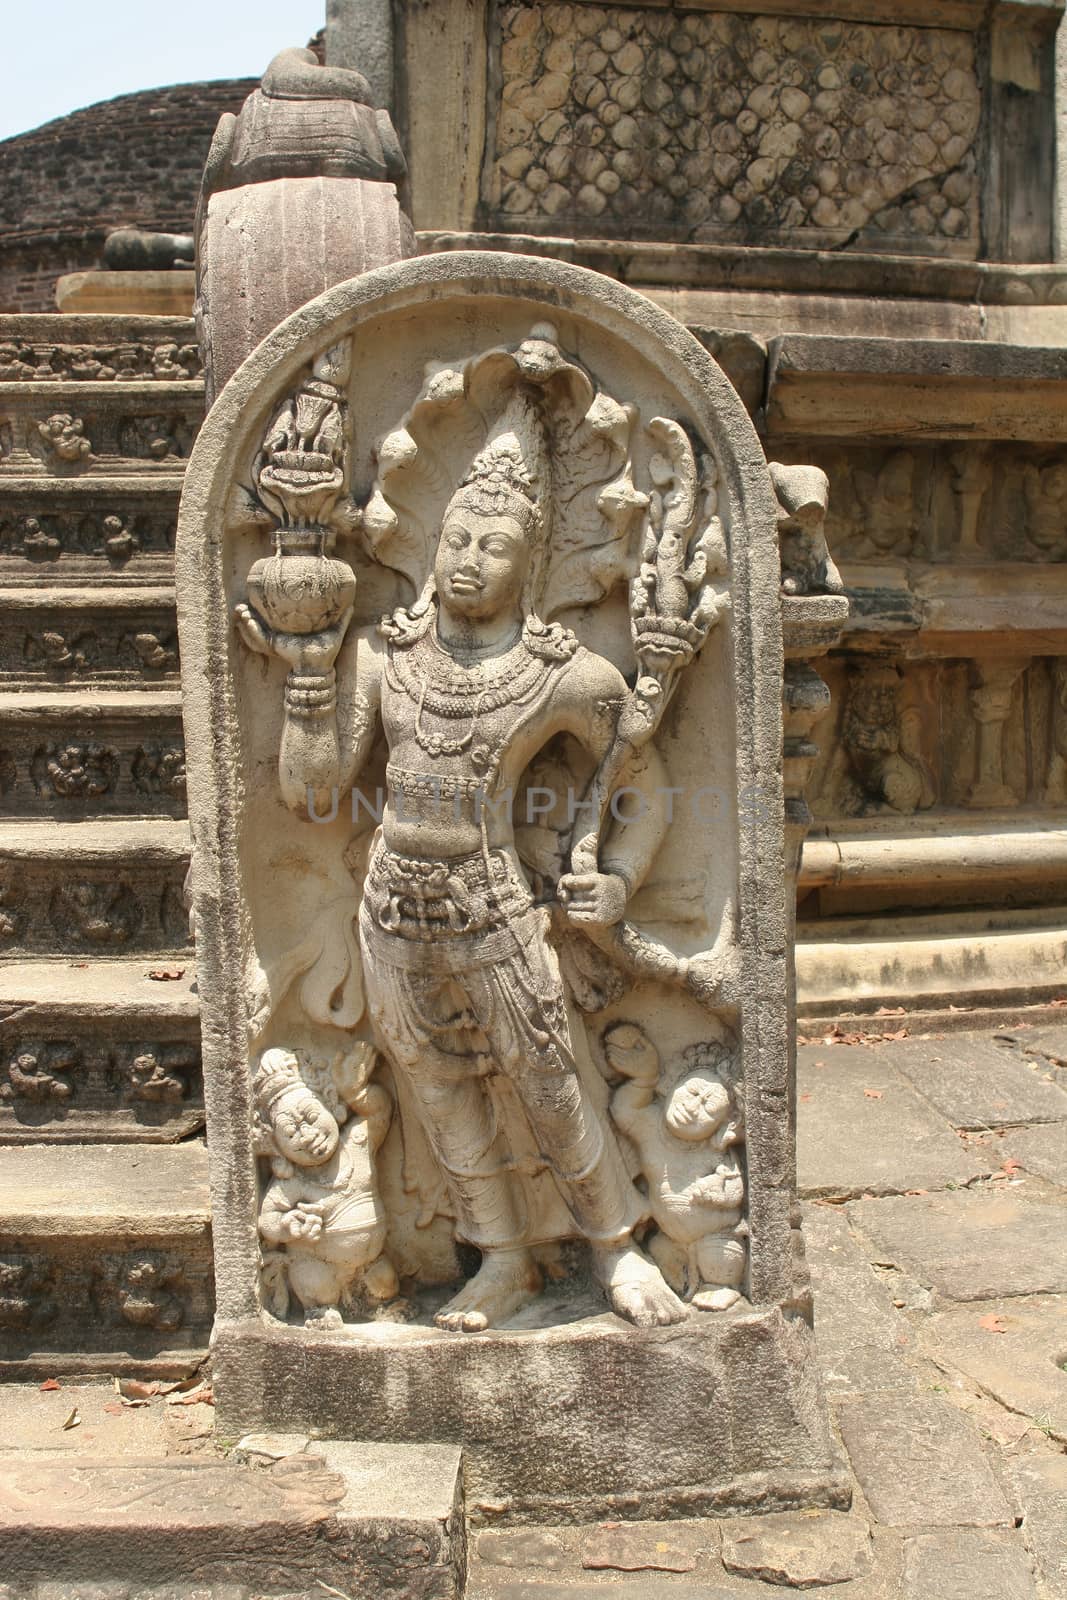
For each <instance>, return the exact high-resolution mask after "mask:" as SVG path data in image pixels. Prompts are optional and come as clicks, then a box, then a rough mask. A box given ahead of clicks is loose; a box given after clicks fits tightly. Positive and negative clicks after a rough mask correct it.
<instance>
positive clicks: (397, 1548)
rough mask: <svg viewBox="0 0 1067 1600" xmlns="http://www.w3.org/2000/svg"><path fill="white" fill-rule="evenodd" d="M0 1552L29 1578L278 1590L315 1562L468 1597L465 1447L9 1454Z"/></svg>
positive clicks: (385, 1587) (441, 1596)
mask: <svg viewBox="0 0 1067 1600" xmlns="http://www.w3.org/2000/svg"><path fill="white" fill-rule="evenodd" d="M0 1563H2V1565H3V1570H4V1573H5V1577H7V1578H8V1579H9V1580H10V1581H13V1582H21V1583H24V1584H30V1583H33V1582H35V1581H41V1580H48V1581H49V1582H50V1583H57V1582H58V1583H62V1582H64V1581H67V1582H75V1581H76V1582H77V1583H78V1584H79V1585H83V1584H90V1583H93V1582H97V1583H106V1582H111V1583H114V1584H123V1583H127V1584H131V1585H133V1586H136V1588H137V1592H138V1593H143V1592H145V1590H144V1589H142V1588H141V1585H146V1586H147V1585H155V1584H158V1583H160V1581H161V1580H167V1579H169V1580H170V1581H171V1582H172V1583H174V1582H175V1581H177V1582H178V1583H179V1584H180V1583H185V1584H189V1585H191V1584H192V1583H193V1582H194V1581H195V1583H197V1584H199V1585H202V1586H205V1587H207V1588H208V1589H209V1590H210V1592H211V1593H212V1594H216V1595H217V1594H219V1593H220V1586H222V1585H225V1584H235V1585H241V1584H247V1585H248V1586H249V1588H251V1589H252V1590H254V1592H255V1593H256V1594H258V1595H264V1596H273V1595H279V1596H281V1595H292V1594H293V1592H294V1591H299V1592H300V1593H301V1594H304V1593H306V1592H307V1588H308V1584H309V1579H310V1576H311V1574H314V1579H313V1580H311V1581H312V1583H313V1585H314V1584H317V1585H318V1587H319V1588H320V1589H321V1588H322V1587H323V1586H332V1587H333V1589H334V1590H335V1591H336V1590H340V1591H341V1592H343V1593H346V1594H348V1593H368V1594H369V1593H390V1592H395V1593H403V1594H405V1595H410V1596H411V1597H412V1600H460V1596H461V1593H462V1577H463V1572H464V1570H465V1566H466V1552H465V1535H464V1527H463V1519H462V1513H461V1510H460V1458H459V1451H458V1450H453V1449H441V1448H437V1449H434V1448H433V1447H432V1446H431V1447H425V1448H422V1449H419V1450H415V1449H408V1450H405V1449H403V1448H396V1447H393V1448H388V1447H382V1446H374V1445H360V1446H351V1445H347V1446H346V1445H342V1444H332V1445H329V1446H325V1447H323V1448H322V1449H321V1450H320V1451H318V1452H317V1453H316V1454H307V1455H303V1456H292V1457H289V1458H287V1459H286V1460H285V1461H282V1462H278V1463H276V1464H275V1465H274V1466H273V1467H271V1468H264V1469H257V1468H252V1467H241V1466H235V1465H233V1464H231V1463H228V1462H220V1461H215V1460H211V1461H207V1460H198V1461H192V1460H188V1461H184V1460H174V1459H171V1460H158V1459H155V1460H153V1459H144V1460H140V1461H137V1462H115V1461H112V1462H108V1461H100V1460H97V1461H94V1462H92V1463H91V1464H90V1463H81V1464H74V1463H71V1462H68V1461H65V1460H64V1461H57V1460H56V1459H55V1458H49V1457H48V1456H32V1455H13V1456H0ZM149 1592H152V1591H151V1590H149ZM79 1593H84V1590H83V1589H81V1588H79Z"/></svg>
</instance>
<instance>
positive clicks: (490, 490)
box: [445, 394, 547, 538]
mask: <svg viewBox="0 0 1067 1600" xmlns="http://www.w3.org/2000/svg"><path fill="white" fill-rule="evenodd" d="M546 465H547V464H546V460H545V438H544V425H543V423H542V421H541V418H540V417H539V416H538V414H537V410H536V407H535V406H534V404H533V403H532V401H530V400H529V399H528V398H527V397H526V396H525V395H523V394H518V395H515V396H514V397H513V398H512V400H511V401H510V403H509V404H508V405H507V407H506V408H505V410H504V411H503V412H502V414H501V416H500V417H499V418H498V420H497V423H496V425H495V427H494V430H493V432H492V434H491V436H490V437H489V438H488V439H487V440H486V442H485V444H484V445H483V447H482V449H481V450H479V452H478V454H477V455H476V456H475V457H474V460H473V461H472V462H471V464H470V466H469V467H468V469H467V472H466V474H465V476H464V478H463V480H462V482H461V483H460V486H459V488H458V489H457V490H456V492H455V494H454V495H453V496H452V498H451V500H450V501H449V503H448V510H449V511H451V510H453V509H454V508H455V507H457V506H467V507H469V508H470V510H472V511H475V512H478V513H479V514H480V515H482V516H509V517H514V518H515V520H516V521H517V522H518V524H519V526H520V527H521V528H522V530H523V532H524V533H525V534H526V537H527V538H531V537H533V536H535V535H536V534H537V533H538V532H539V531H540V527H541V508H540V500H541V493H542V482H543V479H544V476H545V470H546ZM445 514H446V516H447V514H448V513H447V512H446V513H445Z"/></svg>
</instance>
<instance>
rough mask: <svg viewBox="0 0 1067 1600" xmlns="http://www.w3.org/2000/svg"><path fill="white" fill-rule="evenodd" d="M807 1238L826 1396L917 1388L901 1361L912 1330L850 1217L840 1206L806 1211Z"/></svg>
mask: <svg viewBox="0 0 1067 1600" xmlns="http://www.w3.org/2000/svg"><path fill="white" fill-rule="evenodd" d="M804 1238H805V1242H806V1246H807V1259H808V1265H809V1268H810V1270H811V1278H812V1289H813V1291H814V1301H815V1342H816V1346H817V1348H818V1352H819V1366H820V1368H821V1371H822V1379H823V1383H824V1384H825V1385H826V1388H827V1391H828V1392H829V1393H830V1394H835V1393H842V1392H844V1393H850V1392H861V1393H862V1392H866V1391H869V1390H872V1389H883V1388H884V1389H911V1388H914V1387H915V1384H916V1382H917V1378H916V1375H915V1372H914V1371H913V1369H912V1368H911V1367H910V1366H909V1365H908V1364H907V1363H906V1362H905V1361H904V1360H903V1359H902V1357H903V1354H904V1352H905V1351H906V1350H907V1349H908V1348H909V1346H910V1345H911V1343H912V1338H911V1333H910V1330H909V1328H908V1324H907V1322H906V1321H905V1320H904V1318H903V1317H902V1316H901V1315H900V1313H899V1312H898V1311H897V1310H895V1309H894V1307H893V1302H892V1296H891V1294H890V1292H889V1290H888V1288H887V1287H886V1285H885V1284H884V1283H883V1282H882V1281H881V1280H880V1279H879V1277H878V1276H877V1274H876V1273H875V1271H874V1269H873V1268H872V1266H871V1264H870V1262H869V1261H868V1259H867V1256H866V1253H865V1251H864V1250H863V1248H862V1246H861V1245H860V1244H859V1243H858V1242H857V1241H856V1239H855V1238H854V1237H853V1235H852V1231H851V1229H850V1227H849V1223H848V1216H847V1213H846V1212H845V1211H844V1210H843V1209H840V1208H838V1207H836V1206H828V1205H806V1206H805V1207H804Z"/></svg>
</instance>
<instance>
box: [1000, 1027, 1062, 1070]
mask: <svg viewBox="0 0 1067 1600" xmlns="http://www.w3.org/2000/svg"><path fill="white" fill-rule="evenodd" d="M1001 1037H1002V1038H1004V1039H1007V1040H1010V1042H1011V1043H1012V1044H1013V1045H1014V1046H1015V1047H1016V1049H1018V1050H1021V1051H1022V1052H1023V1054H1024V1055H1027V1056H1034V1055H1039V1056H1042V1057H1043V1058H1044V1059H1045V1060H1046V1061H1049V1062H1051V1064H1052V1065H1053V1066H1054V1067H1057V1068H1059V1069H1060V1070H1061V1071H1067V1023H1062V1024H1060V1023H1057V1024H1054V1025H1053V1026H1052V1027H1050V1028H1020V1029H1018V1030H1017V1031H1016V1032H1012V1031H1011V1030H1010V1029H1008V1030H1007V1031H1006V1032H1005V1033H1004V1034H1003V1035H1001Z"/></svg>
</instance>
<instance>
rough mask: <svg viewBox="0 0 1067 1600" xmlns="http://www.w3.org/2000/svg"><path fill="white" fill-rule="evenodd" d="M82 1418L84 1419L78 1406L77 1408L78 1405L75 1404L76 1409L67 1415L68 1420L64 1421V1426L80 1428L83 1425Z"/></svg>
mask: <svg viewBox="0 0 1067 1600" xmlns="http://www.w3.org/2000/svg"><path fill="white" fill-rule="evenodd" d="M81 1420H82V1419H81V1417H80V1416H79V1414H78V1408H77V1406H75V1407H74V1410H73V1411H72V1412H71V1413H70V1416H69V1417H67V1418H66V1420H65V1421H64V1423H63V1427H64V1428H79V1427H80V1426H81Z"/></svg>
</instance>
